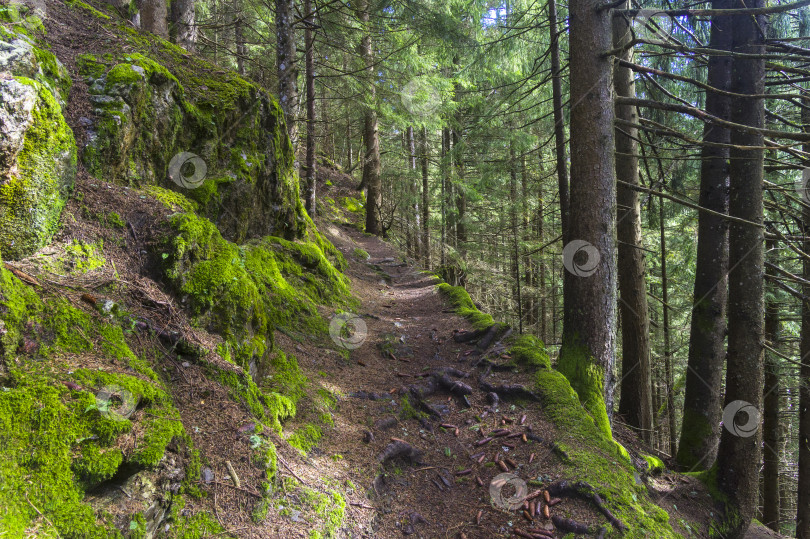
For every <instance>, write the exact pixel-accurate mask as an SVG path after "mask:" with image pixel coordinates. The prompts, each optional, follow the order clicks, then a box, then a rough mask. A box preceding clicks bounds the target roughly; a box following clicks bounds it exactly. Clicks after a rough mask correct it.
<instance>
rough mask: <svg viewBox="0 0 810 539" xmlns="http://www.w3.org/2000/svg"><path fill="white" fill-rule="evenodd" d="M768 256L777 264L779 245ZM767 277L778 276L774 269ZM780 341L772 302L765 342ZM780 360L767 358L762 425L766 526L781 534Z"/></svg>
mask: <svg viewBox="0 0 810 539" xmlns="http://www.w3.org/2000/svg"><path fill="white" fill-rule="evenodd" d="M765 245H766V248H767V251H768V253H767V256H768V257H769V258H770V259H771V262H772V263H774V264H776V262H777V260H776V242H775V241H774V240H770V239H769V240H767V242H766V244H765ZM765 273H766V275H771V276H774V274H775V272H774V270H773V269H771V268H770V267H766V268H765ZM778 340H779V305H778V304H777V303H776V301H775V300H774V299H769V300H768V302H767V303H766V305H765V341H767V342H768V344H769V345H770V346H771V348H774V349H776V346H777V341H778ZM779 386H780V380H779V360H778V358H777V357H776V356H775V355H774V354H772V353H769V352H766V354H765V399H764V407H765V409H764V414H763V423H762V436H763V441H764V443H763V448H762V450H763V451H764V454H763V457H762V460H763V468H762V483H763V484H762V519H761V520H762V523H763V524H765V525H766V526H768V527H769V528H771V529H772V530H773V531H775V532H778V531H779V447H780V440H779V434H780V432H779V431H780V429H781V426H780V425H779Z"/></svg>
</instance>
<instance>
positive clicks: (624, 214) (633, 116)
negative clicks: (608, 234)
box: [613, 1, 666, 443]
mask: <svg viewBox="0 0 810 539" xmlns="http://www.w3.org/2000/svg"><path fill="white" fill-rule="evenodd" d="M629 5H630V2H629V1H627V2H626V3H625V6H624V7H625V8H627V7H629ZM631 39H632V33H631V29H630V23H629V21H628V19H626V18H624V17H614V18H613V46H614V47H621V46H625V45H626V44H627V43H629V42H630V41H631ZM623 59H624V60H627V61H629V62H632V61H633V48H632V47H627V48H626V49H625V52H624V54H623ZM613 86H614V88H615V91H616V95H617V96H622V97H635V96H636V85H635V79H634V75H633V72H632V71H631V70H630V68H626V67H619V66H617V67H616V68H614V72H613ZM616 117H617V118H619V119H622V120H626V121H628V122H632V123H633V124H637V123H638V113H637V111H636V107H634V106H627V105H617V106H616ZM637 138H638V130H637V129H635V128H632V127H624V126H622V127H621V128H620V129H616V177H617V178H618V179H619V180H621V181H624V182H627V183H629V184H632V185H638V184H639V178H638V157H637V155H638V148H637V145H636V139H637ZM616 201H617V206H618V209H617V212H616V213H617V215H616V222H617V239H618V254H619V257H618V258H619V262H618V264H619V292H620V298H619V313H620V316H621V322H622V323H621V327H622V379H621V400H620V401H619V413H620V414H621V415H622V416H624V418H625V420H626V421H627V424H628V425H630V427H631V428H633V429H635V430H636V431H637V432H638V433H639V434H640V436H641V439H642V440H644V441H645V442H647V443H649V442H650V441H651V434H652V413H653V412H652V399H651V397H650V383H651V380H650V325H649V313H648V306H647V282H646V280H645V273H646V268H645V263H644V252H643V251H642V250H641V249H640V247H641V204H640V203H639V197H638V192H637V191H635V190H633V189H630V188H629V187H624V186H621V185H619V186H617V189H616ZM664 308H665V309H666V307H664Z"/></svg>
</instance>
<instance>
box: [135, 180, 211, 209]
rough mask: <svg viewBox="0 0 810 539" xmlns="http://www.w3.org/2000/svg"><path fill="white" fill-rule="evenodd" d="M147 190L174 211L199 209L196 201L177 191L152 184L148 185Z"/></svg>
mask: <svg viewBox="0 0 810 539" xmlns="http://www.w3.org/2000/svg"><path fill="white" fill-rule="evenodd" d="M145 192H146V193H147V194H149V195H150V196H151V197H152V198H154V199H155V200H157V201H158V202H160V203H161V204H163V205H164V206H166V208H167V209H170V210H172V211H181V210H182V211H185V212H195V211H197V208H198V206H197V203H196V202H194V201H193V200H189V199H188V198H186V197H185V196H184V195H182V194H181V193H178V192H176V191H170V190H169V189H164V188H163V187H158V186H157V185H150V186H148V187H146V189H145Z"/></svg>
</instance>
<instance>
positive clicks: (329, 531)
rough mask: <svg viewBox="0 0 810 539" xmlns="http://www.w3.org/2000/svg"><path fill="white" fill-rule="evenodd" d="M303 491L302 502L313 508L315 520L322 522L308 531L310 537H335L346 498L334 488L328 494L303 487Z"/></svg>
mask: <svg viewBox="0 0 810 539" xmlns="http://www.w3.org/2000/svg"><path fill="white" fill-rule="evenodd" d="M303 491H304V495H303V499H304V503H305V504H306V505H308V506H310V507H311V508H312V509H313V511H314V512H315V515H316V517H317V520H320V521H321V522H322V524H321V526H320V529H318V530H312V532H310V535H309V536H310V538H314V537H318V538H321V537H322V538H325V539H330V538H333V537H337V533H338V531H339V530H340V528H341V526H343V519H344V516H345V512H346V499H345V498H344V497H343V495H342V494H340V492H338V491H336V490H330V491H329V493H328V494H324V493H321V492H318V491H315V490H312V489H308V488H304V489H303Z"/></svg>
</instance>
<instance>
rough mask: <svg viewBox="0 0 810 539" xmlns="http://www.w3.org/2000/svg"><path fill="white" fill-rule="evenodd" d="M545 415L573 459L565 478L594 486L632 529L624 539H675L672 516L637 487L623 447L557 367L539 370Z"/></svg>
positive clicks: (569, 458)
mask: <svg viewBox="0 0 810 539" xmlns="http://www.w3.org/2000/svg"><path fill="white" fill-rule="evenodd" d="M536 377H537V391H538V393H540V395H541V396H542V401H543V411H544V413H545V414H546V417H548V419H549V420H550V421H551V422H552V423H553V424H554V425H556V427H557V438H556V443H557V445H558V446H559V447H560V449H562V450H563V451H564V452H565V454H566V455H567V456H568V458H567V459H566V460H565V462H564V464H566V469H565V472H564V473H565V475H566V476H567V477H571V478H576V480H577V481H585V482H587V483H589V484H591V485H592V486H593V487H594V488H595V489H596V491H597V492H599V493H600V495H601V496H602V499H603V500H605V503H606V504H607V506H608V507H609V508H610V510H611V511H612V512H613V513H614V515H616V516H617V518H619V520H621V521H622V522H624V523H625V524H626V525H627V526H628V527H629V531H628V532H627V533H626V534H625V535H624V537H628V538H630V537H632V538H639V539H641V538H646V537H660V538H674V537H677V536H676V535H675V533H674V532H673V531H672V528H671V527H670V525H669V515H667V513H666V512H665V511H664V510H663V509H661V508H660V507H658V506H656V505H655V504H654V503H652V501H650V500H649V498H648V497H647V492H646V488H645V487H644V485H643V484H637V482H636V480H635V474H634V469H633V466H632V464H631V463H630V462H629V460H628V459H626V458H625V457H624V455H623V453H622V450H623V448H621V447H620V446H619V445H618V444H616V443H614V442H613V440H612V439H610V438H609V437H606V436H605V434H604V432H603V431H602V430H601V429H600V428H599V427H598V426H597V424H596V423H595V422H594V420H593V418H592V417H591V415H590V414H589V413H588V412H587V411H586V410H585V409H584V407H583V406H582V404H580V402H579V398H578V397H577V394H576V392H575V391H574V390H573V389H572V387H571V385H570V384H569V382H568V380H567V379H566V378H565V377H564V376H563V375H562V374H561V373H560V372H557V371H555V370H553V369H540V370H538V371H537V374H536Z"/></svg>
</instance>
